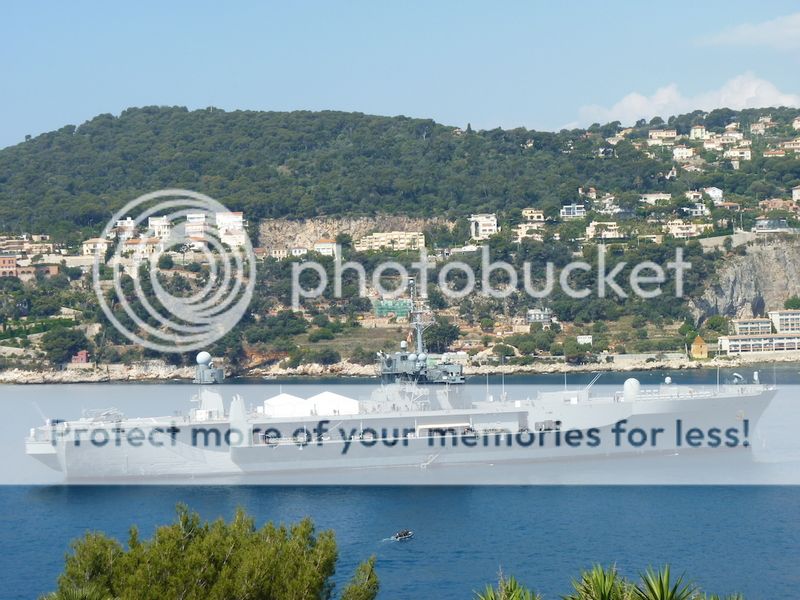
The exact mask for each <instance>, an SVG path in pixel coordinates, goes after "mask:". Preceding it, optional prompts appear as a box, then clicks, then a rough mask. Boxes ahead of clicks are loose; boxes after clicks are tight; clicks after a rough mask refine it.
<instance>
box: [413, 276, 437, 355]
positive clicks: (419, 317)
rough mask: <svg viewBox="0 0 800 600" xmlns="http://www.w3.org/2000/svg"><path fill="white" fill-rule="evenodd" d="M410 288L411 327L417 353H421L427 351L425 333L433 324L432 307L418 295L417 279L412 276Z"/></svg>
mask: <svg viewBox="0 0 800 600" xmlns="http://www.w3.org/2000/svg"><path fill="white" fill-rule="evenodd" d="M408 290H409V294H410V295H411V328H412V330H413V331H414V342H415V348H416V353H417V355H420V354H422V353H424V352H425V342H424V340H423V333H425V330H426V329H427V328H428V327H430V326H431V325H433V323H434V321H433V319H432V318H431V317H430V309H429V308H428V306H427V304H426V302H425V301H424V300H423V299H422V298H420V297H419V296H417V282H416V279H414V278H411V279H409V280H408Z"/></svg>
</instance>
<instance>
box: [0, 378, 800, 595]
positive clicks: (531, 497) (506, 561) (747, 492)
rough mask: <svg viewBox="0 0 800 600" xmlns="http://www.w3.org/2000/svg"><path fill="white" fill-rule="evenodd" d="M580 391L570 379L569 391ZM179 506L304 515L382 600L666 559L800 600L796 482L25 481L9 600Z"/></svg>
mask: <svg viewBox="0 0 800 600" xmlns="http://www.w3.org/2000/svg"><path fill="white" fill-rule="evenodd" d="M632 375H635V376H637V377H639V378H640V379H641V380H642V382H643V384H651V383H656V382H657V381H658V380H659V379H660V378H663V377H664V376H665V373H659V372H650V373H637V374H609V375H608V376H607V379H608V380H609V381H608V382H609V383H617V382H621V381H624V379H625V378H627V377H630V376H632ZM670 375H671V376H672V377H673V378H674V379H680V381H681V382H682V383H683V382H688V383H712V382H713V381H715V379H716V372H710V371H696V372H678V373H670ZM527 377H529V376H526V378H512V377H507V378H506V383H520V382H523V383H526V382H527V381H528V379H527ZM590 377H591V374H587V379H589V378H590ZM773 378H774V379H775V380H776V381H778V383H779V384H796V383H798V382H799V381H800V377H799V376H798V370H797V366H794V367H783V368H779V369H777V370H776V371H775V372H774V373H773V371H772V369H769V370H766V369H765V370H764V371H762V381H769V382H771V381H772V380H773ZM542 380H543V377H542V376H536V379H535V381H536V382H537V383H542V382H543V381H542ZM557 381H558V376H553V377H551V378H548V380H547V382H548V383H557ZM250 383H252V382H250ZM331 383H334V382H331ZM351 383H352V382H351ZM497 383H498V379H497V378H493V379H492V385H497ZM579 383H580V381H578V380H577V377H575V378H572V376H571V381H570V384H576V385H577V384H579ZM3 392H4V388H2V387H0V396H2V395H3ZM0 399H2V400H5V401H11V399H10V398H0ZM798 468H800V463H798ZM178 502H184V503H186V504H188V505H189V506H190V507H191V508H192V509H194V510H196V511H198V512H199V513H200V515H201V516H202V517H203V518H205V519H215V518H217V517H224V518H226V519H228V518H230V517H231V516H232V515H233V514H234V511H235V510H236V508H237V507H244V508H245V509H246V510H247V511H248V512H249V513H250V514H252V515H253V516H254V517H255V518H256V520H257V522H258V523H259V524H261V523H264V522H266V521H270V520H271V521H276V522H285V523H289V522H294V521H297V520H299V519H301V518H303V517H305V516H310V517H311V518H312V519H313V520H314V522H315V523H316V525H317V526H318V527H319V528H321V529H333V530H335V532H336V537H337V540H338V542H339V548H340V561H339V564H338V569H337V575H336V580H337V582H338V584H339V587H341V585H343V583H344V582H345V581H346V580H347V579H348V578H349V576H350V575H351V574H352V572H353V570H354V568H355V566H356V565H357V564H358V562H359V561H361V560H364V559H366V558H367V557H369V556H370V555H373V554H374V555H376V556H377V569H378V574H379V577H380V581H381V594H380V597H381V598H388V599H394V598H472V597H474V592H475V590H478V589H482V588H483V587H484V586H485V585H486V584H487V583H490V582H492V581H494V580H496V578H497V574H498V572H499V571H500V570H501V569H502V571H503V573H506V574H513V575H514V576H516V577H517V578H518V579H521V580H522V581H524V582H525V583H526V584H528V585H529V586H531V587H533V588H535V589H536V590H538V591H539V592H541V593H542V594H544V595H545V598H558V597H560V596H561V595H563V594H566V593H568V592H569V591H570V579H571V578H572V577H574V576H575V575H577V573H578V572H579V570H580V569H582V568H586V567H589V566H591V565H592V564H593V563H601V564H604V565H611V564H616V565H617V567H618V568H619V569H620V570H621V571H622V573H623V574H625V575H626V576H629V577H635V576H636V575H637V574H638V573H640V572H641V571H642V570H644V569H645V568H647V567H648V566H649V565H662V564H664V563H670V564H671V565H672V566H673V570H674V571H676V572H678V573H681V572H685V573H686V575H687V576H688V577H690V578H691V579H693V580H695V581H696V582H697V583H698V584H700V585H701V586H702V587H703V589H705V590H707V591H709V592H713V593H719V594H724V593H732V592H735V591H738V592H742V593H744V594H745V597H746V598H747V599H748V600H767V599H775V598H781V599H783V598H797V597H800V595H799V594H798V591H797V590H798V589H800V487H794V486H682V487H680V486H646V487H643V486H587V487H580V486H527V487H526V486H518V487H498V486H484V487H479V486H475V487H435V486H421V487H405V486H396V487H337V486H317V487H279V486H271V487H259V486H223V485H219V486H217V485H214V486H208V485H206V486H202V487H201V486H197V487H195V486H175V487H173V486H141V487H139V486H118V487H116V486H75V487H68V486H60V485H52V486H50V485H47V486H19V485H18V486H0V507H2V510H0V544H1V545H2V560H0V582H2V586H0V598H2V599H6V598H8V599H17V598H19V599H23V598H25V599H27V598H37V597H38V596H39V595H40V594H43V593H45V592H47V591H51V590H53V589H54V588H55V585H56V578H57V576H58V573H59V572H60V570H61V569H62V567H63V563H64V556H65V553H66V552H67V551H68V549H69V544H70V541H71V540H73V539H75V538H78V537H80V536H81V535H83V534H84V533H85V532H87V531H89V530H101V531H104V532H106V533H107V534H109V535H112V536H115V537H117V538H119V539H121V540H125V539H126V537H127V532H128V528H129V527H130V525H133V524H135V525H137V526H138V527H139V529H140V532H141V534H142V535H143V536H149V535H150V534H152V532H153V531H154V529H155V528H156V527H157V526H158V525H160V524H164V523H168V522H171V521H172V519H173V518H174V514H175V505H176V504H177V503H178ZM404 528H408V529H411V530H413V531H414V532H415V537H414V539H413V540H411V541H408V542H392V541H389V540H388V539H387V538H388V537H389V536H390V535H391V534H392V533H394V532H395V531H397V530H399V529H404Z"/></svg>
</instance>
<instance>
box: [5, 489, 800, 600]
mask: <svg viewBox="0 0 800 600" xmlns="http://www.w3.org/2000/svg"><path fill="white" fill-rule="evenodd" d="M176 502H186V503H188V504H189V505H190V506H191V507H192V508H194V509H195V510H197V511H199V512H200V514H201V515H202V516H203V517H204V518H208V519H213V518H216V517H219V516H223V517H226V518H229V517H230V516H231V515H232V514H233V512H234V510H235V509H236V507H237V506H243V507H245V508H246V509H247V510H248V511H249V512H250V513H251V514H253V515H255V516H256V518H257V520H258V521H259V522H264V521H268V520H275V521H284V522H290V521H295V520H297V519H300V518H302V517H303V516H305V515H310V516H311V517H312V518H313V519H314V521H315V522H316V523H317V525H318V526H319V527H321V528H333V529H335V531H336V535H337V539H338V541H339V544H340V549H341V560H340V565H339V566H340V568H339V575H340V576H341V577H342V578H345V577H346V575H347V574H349V573H351V572H352V571H353V568H354V566H355V564H356V563H357V562H358V561H359V560H361V559H363V558H366V557H367V556H369V555H370V554H375V555H377V557H378V571H379V575H380V579H381V584H382V593H381V597H382V598H470V597H472V592H473V590H475V589H478V588H480V587H482V586H483V585H484V584H485V583H486V582H489V581H492V580H493V579H494V578H495V577H496V574H497V572H498V570H499V569H500V568H502V569H503V571H504V572H505V573H513V574H515V575H516V576H517V577H519V578H520V579H522V580H523V581H525V582H526V583H528V584H530V585H532V586H535V587H536V588H537V589H538V590H540V591H541V592H543V593H544V594H546V597H548V598H556V597H558V594H563V593H566V592H567V591H568V589H569V578H570V576H571V575H573V574H575V573H576V572H577V571H578V570H579V569H580V568H582V567H586V566H589V565H591V564H592V563H593V562H601V563H604V564H611V563H614V562H616V564H617V565H618V567H619V568H620V569H621V570H622V572H623V573H625V574H628V575H635V574H636V573H637V572H639V571H641V570H642V569H644V568H645V567H647V566H648V565H649V564H662V563H665V562H669V563H671V564H672V565H674V566H675V568H676V569H677V570H679V571H683V570H685V571H686V572H687V573H688V574H691V575H692V576H693V577H694V578H696V579H697V580H698V582H699V583H701V584H702V585H703V586H704V588H706V589H708V590H713V591H714V592H720V593H722V592H725V593H727V592H733V591H736V590H738V591H741V592H744V593H745V595H746V597H747V598H748V599H750V600H758V599H763V600H766V599H774V598H794V597H797V589H798V588H800V568H798V564H800V519H798V515H800V488H794V487H677V488H676V487H608V488H603V487H601V488H598V487H501V488H498V487H488V488H479V487H461V488H430V487H425V488H409V487H397V488H388V487H387V488H371V489H370V488H365V489H354V488H347V489H342V488H330V487H326V488H280V487H278V488H271V487H202V488H178V489H176V488H168V487H91V488H83V487H6V488H0V506H2V507H3V510H2V512H0V542H2V547H3V560H2V561H1V562H0V581H2V582H3V585H2V590H1V591H0V596H1V597H2V598H9V599H10V598H35V597H37V595H38V594H40V593H42V592H45V591H47V590H50V589H53V587H54V583H55V579H56V576H57V574H58V572H59V570H60V568H61V567H62V564H63V557H64V553H65V552H66V550H67V546H68V544H69V541H70V540H71V539H73V538H75V537H78V536H80V535H82V534H83V533H84V532H85V531H87V530H90V529H99V530H103V531H106V532H108V533H109V534H111V535H114V536H118V537H121V538H123V539H124V538H125V537H126V535H127V529H128V526H129V525H130V524H131V523H135V524H137V525H138V526H139V527H140V528H141V530H142V533H144V534H147V535H149V534H150V533H151V532H152V531H153V529H154V527H155V526H156V525H158V524H160V523H165V522H168V521H170V520H171V519H172V517H173V515H174V506H175V503H176ZM406 527H407V528H410V529H413V530H414V531H415V532H416V537H415V538H414V539H413V540H412V541H410V542H406V543H396V542H389V541H385V538H386V537H387V536H389V535H390V534H391V533H393V532H394V531H396V530H398V529H401V528H406Z"/></svg>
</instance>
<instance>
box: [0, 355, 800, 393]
mask: <svg viewBox="0 0 800 600" xmlns="http://www.w3.org/2000/svg"><path fill="white" fill-rule="evenodd" d="M764 354H766V353H763V354H751V355H746V356H732V357H725V358H719V357H718V358H714V359H709V360H703V361H700V360H690V359H688V358H680V359H677V358H669V359H662V360H650V361H649V362H648V361H642V360H624V359H623V360H615V361H614V362H597V363H585V364H577V365H570V364H566V363H564V362H540V363H534V364H531V365H481V366H465V367H464V374H465V375H467V376H483V375H534V374H558V373H585V372H598V371H602V372H620V373H625V372H632V371H680V370H688V369H706V370H712V369H717V368H737V367H744V366H751V365H766V366H769V365H778V364H792V363H796V364H798V365H800V356H797V355H796V353H787V354H771V355H768V356H765V355H764ZM227 376H228V377H235V378H263V379H267V380H271V379H276V380H282V379H294V378H302V379H309V378H311V379H314V378H320V379H322V378H327V379H330V378H342V379H346V378H377V374H376V369H375V366H374V365H359V364H354V363H350V362H347V361H344V362H340V363H336V364H333V365H327V366H326V365H321V364H316V363H313V364H305V365H300V366H299V367H297V368H289V369H287V368H281V367H279V366H278V365H272V366H270V367H254V368H251V369H246V370H245V371H244V372H242V373H241V374H237V375H234V376H232V375H230V374H227ZM193 377H194V367H193V366H189V367H175V366H171V365H167V364H165V363H163V362H161V361H149V362H147V363H145V364H137V365H121V364H113V365H99V366H97V367H93V366H85V367H81V368H74V367H73V368H65V369H62V370H55V369H53V370H25V369H18V368H16V369H6V370H3V371H0V385H26V384H55V383H63V384H69V383H76V384H77V383H115V382H147V383H167V382H171V381H190V380H191V379H193Z"/></svg>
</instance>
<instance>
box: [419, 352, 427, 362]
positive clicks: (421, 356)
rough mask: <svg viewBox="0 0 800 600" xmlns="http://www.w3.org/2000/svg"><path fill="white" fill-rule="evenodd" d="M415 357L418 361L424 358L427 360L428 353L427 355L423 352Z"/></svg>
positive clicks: (423, 360) (422, 360)
mask: <svg viewBox="0 0 800 600" xmlns="http://www.w3.org/2000/svg"><path fill="white" fill-rule="evenodd" d="M417 359H418V360H419V361H420V362H425V361H426V360H428V355H427V354H425V353H424V352H423V353H422V354H420V355H419V356H418V357H417Z"/></svg>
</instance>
